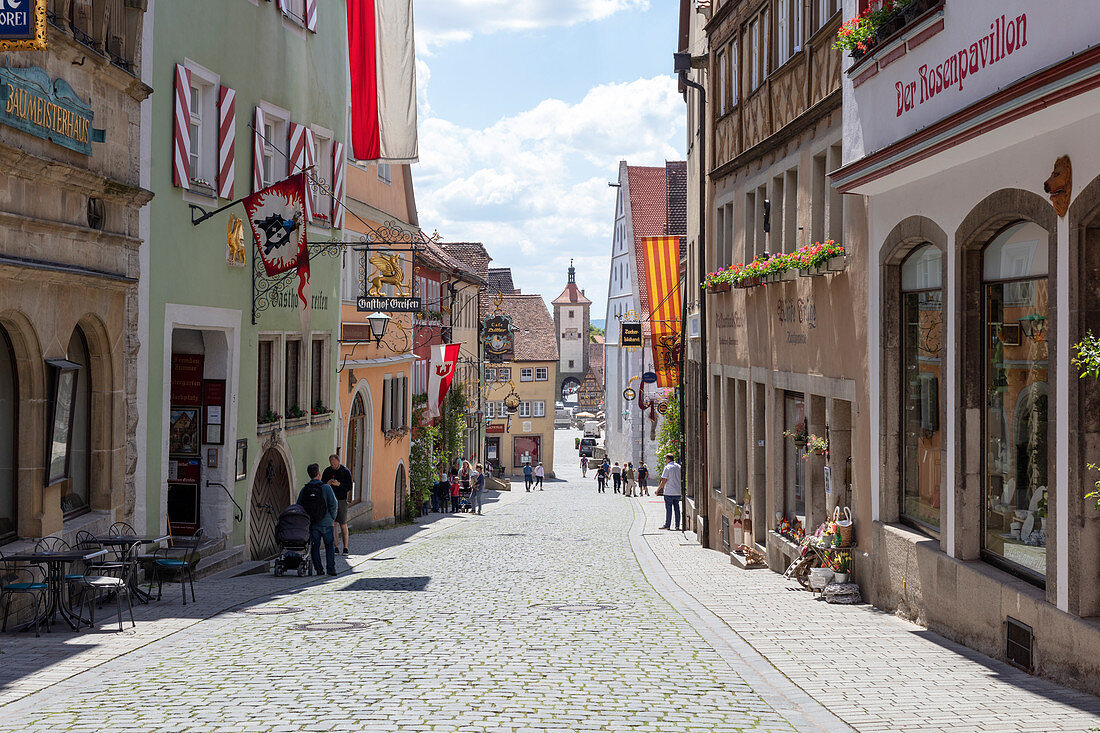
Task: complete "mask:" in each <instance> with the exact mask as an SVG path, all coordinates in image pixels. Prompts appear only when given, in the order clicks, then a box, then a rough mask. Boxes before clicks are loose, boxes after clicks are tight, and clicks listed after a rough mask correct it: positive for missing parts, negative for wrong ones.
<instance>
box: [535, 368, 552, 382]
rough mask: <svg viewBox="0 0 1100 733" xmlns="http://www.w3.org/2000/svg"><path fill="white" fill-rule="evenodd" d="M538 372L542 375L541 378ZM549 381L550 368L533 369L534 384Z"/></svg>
mask: <svg viewBox="0 0 1100 733" xmlns="http://www.w3.org/2000/svg"><path fill="white" fill-rule="evenodd" d="M540 372H541V373H542V376H541V377H540V376H539V373H540ZM549 380H550V367H535V381H536V382H547V381H549Z"/></svg>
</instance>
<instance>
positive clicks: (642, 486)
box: [638, 461, 649, 496]
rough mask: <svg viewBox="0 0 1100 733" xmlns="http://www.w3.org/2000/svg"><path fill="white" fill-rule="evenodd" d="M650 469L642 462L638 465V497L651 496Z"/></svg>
mask: <svg viewBox="0 0 1100 733" xmlns="http://www.w3.org/2000/svg"><path fill="white" fill-rule="evenodd" d="M648 481H649V467H648V466H646V465H645V461H642V462H641V463H640V464H639V465H638V496H649V483H648Z"/></svg>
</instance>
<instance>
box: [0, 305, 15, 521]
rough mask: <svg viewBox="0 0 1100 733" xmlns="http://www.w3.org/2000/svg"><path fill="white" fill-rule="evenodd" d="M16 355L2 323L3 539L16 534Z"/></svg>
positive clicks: (0, 509) (0, 434)
mask: <svg viewBox="0 0 1100 733" xmlns="http://www.w3.org/2000/svg"><path fill="white" fill-rule="evenodd" d="M15 375H16V372H15V355H14V353H13V352H12V348H11V342H10V341H9V340H8V334H7V332H6V331H5V330H4V329H3V327H0V542H2V541H4V540H6V539H11V538H13V537H14V536H15V533H16V532H15V516H16V506H15V494H16V492H15V477H16V474H17V471H16V468H17V467H16V464H15V458H16V450H15V441H16V432H17V430H16V428H17V426H18V423H17V422H16V419H15V418H16V408H17V406H18V404H19V391H18V387H19V385H18V383H17V382H16V378H15Z"/></svg>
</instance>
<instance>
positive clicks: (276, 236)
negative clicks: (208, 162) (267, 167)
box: [244, 173, 310, 335]
mask: <svg viewBox="0 0 1100 733" xmlns="http://www.w3.org/2000/svg"><path fill="white" fill-rule="evenodd" d="M305 192H306V174H305V173H298V174H296V175H293V176H290V177H289V178H284V179H283V180H281V181H279V182H278V183H273V184H271V185H270V186H268V187H267V188H265V189H263V190H260V191H257V192H256V193H254V194H252V195H251V196H248V197H247V198H245V199H244V208H245V210H246V211H247V212H248V223H249V225H250V226H251V227H252V238H253V239H254V240H255V242H256V252H257V253H259V255H260V259H261V260H262V261H263V263H264V272H266V273H267V275H268V277H274V276H275V275H280V274H282V273H284V272H289V271H290V270H293V269H297V270H298V315H299V317H300V318H301V324H302V334H303V335H305V334H308V333H309V324H310V287H309V247H308V246H307V245H306V227H305V218H304V215H303V213H302V212H303V211H304V210H305Z"/></svg>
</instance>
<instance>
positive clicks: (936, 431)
mask: <svg viewBox="0 0 1100 733" xmlns="http://www.w3.org/2000/svg"><path fill="white" fill-rule="evenodd" d="M942 263H943V255H942V253H941V252H940V250H939V249H937V248H936V247H934V246H932V245H925V246H923V247H920V248H918V249H916V250H914V251H913V252H912V253H911V254H910V255H909V256H908V257H907V258H906V260H905V262H904V263H903V264H902V266H901V288H902V297H901V304H902V329H903V333H902V354H901V356H902V390H903V391H902V405H901V408H902V409H901V415H902V418H901V419H902V476H901V479H902V480H901V486H902V497H901V516H902V518H903V519H905V520H907V521H910V522H914V523H916V524H917V525H919V526H922V527H926V528H929V529H932V530H938V529H939V527H940V477H941V475H942V473H941V468H942V462H943V433H942V430H941V425H942V423H943V400H942V399H940V384H941V383H942V381H943V355H944V348H945V347H944V339H943V290H942V289H941V288H942V279H943V278H942V272H943V270H942Z"/></svg>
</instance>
